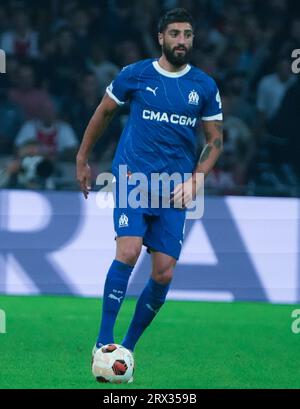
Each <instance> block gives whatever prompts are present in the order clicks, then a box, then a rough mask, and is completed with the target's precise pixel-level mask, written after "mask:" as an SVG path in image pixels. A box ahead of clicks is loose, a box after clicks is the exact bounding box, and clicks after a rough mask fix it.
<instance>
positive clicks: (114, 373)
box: [92, 344, 134, 383]
mask: <svg viewBox="0 0 300 409" xmlns="http://www.w3.org/2000/svg"><path fill="white" fill-rule="evenodd" d="M133 372H134V359H133V356H132V353H131V352H130V351H129V350H128V349H126V348H125V347H123V346H122V345H118V344H108V345H104V346H102V347H101V348H99V349H98V350H97V351H96V353H95V355H94V358H93V364H92V373H93V375H94V376H95V378H96V380H97V381H98V382H110V383H127V382H128V381H130V380H131V378H132V375H133Z"/></svg>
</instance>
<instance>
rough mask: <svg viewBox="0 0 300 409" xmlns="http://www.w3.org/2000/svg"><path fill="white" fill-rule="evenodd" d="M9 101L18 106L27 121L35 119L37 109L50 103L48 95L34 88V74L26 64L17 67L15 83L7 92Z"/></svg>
mask: <svg viewBox="0 0 300 409" xmlns="http://www.w3.org/2000/svg"><path fill="white" fill-rule="evenodd" d="M9 99H10V100H11V101H12V102H14V103H16V104H17V105H19V107H20V108H21V109H22V110H23V112H24V114H25V116H26V118H27V119H32V118H36V117H37V116H38V113H39V107H40V106H42V105H45V104H50V103H51V98H50V96H49V94H48V93H47V92H46V91H45V90H43V89H40V88H37V87H36V78H35V73H34V71H33V68H32V66H31V65H28V64H23V65H21V66H20V67H19V69H18V74H17V83H16V86H15V87H14V88H12V89H11V90H10V91H9Z"/></svg>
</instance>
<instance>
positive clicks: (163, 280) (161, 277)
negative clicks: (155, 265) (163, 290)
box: [152, 268, 173, 285]
mask: <svg viewBox="0 0 300 409" xmlns="http://www.w3.org/2000/svg"><path fill="white" fill-rule="evenodd" d="M152 278H153V280H155V281H156V282H157V283H159V284H161V285H168V284H170V282H171V281H172V278H173V268H167V269H163V270H160V271H156V272H155V273H152Z"/></svg>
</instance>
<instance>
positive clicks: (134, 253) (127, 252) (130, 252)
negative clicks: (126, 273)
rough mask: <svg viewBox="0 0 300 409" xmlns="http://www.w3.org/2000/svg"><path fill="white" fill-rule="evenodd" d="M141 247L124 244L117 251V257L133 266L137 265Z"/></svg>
mask: <svg viewBox="0 0 300 409" xmlns="http://www.w3.org/2000/svg"><path fill="white" fill-rule="evenodd" d="M140 252H141V249H140V247H139V246H123V247H122V248H120V249H118V251H117V259H118V260H120V261H122V262H123V263H126V264H129V265H131V266H133V265H135V263H136V261H137V259H138V257H139V255H140Z"/></svg>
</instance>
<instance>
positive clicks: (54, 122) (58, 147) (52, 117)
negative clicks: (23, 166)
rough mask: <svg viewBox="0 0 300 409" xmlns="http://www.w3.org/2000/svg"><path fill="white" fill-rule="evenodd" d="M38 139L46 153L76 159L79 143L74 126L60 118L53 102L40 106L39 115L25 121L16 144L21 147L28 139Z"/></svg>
mask: <svg viewBox="0 0 300 409" xmlns="http://www.w3.org/2000/svg"><path fill="white" fill-rule="evenodd" d="M32 140H33V141H38V142H39V143H40V146H41V149H42V150H43V152H44V153H45V154H47V155H48V156H49V157H51V158H53V159H60V160H74V158H75V153H76V148H77V145H78V142H77V139H76V136H75V133H74V131H73V129H72V127H71V126H70V125H69V124H67V123H66V122H64V121H61V120H58V119H57V115H56V112H55V109H54V105H53V103H50V104H49V103H44V104H43V105H41V106H40V111H39V117H38V119H34V120H31V121H27V122H25V124H24V125H23V126H22V128H21V129H20V131H19V133H18V135H17V138H16V141H15V145H16V146H17V147H20V146H22V145H24V143H26V142H28V141H32Z"/></svg>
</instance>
